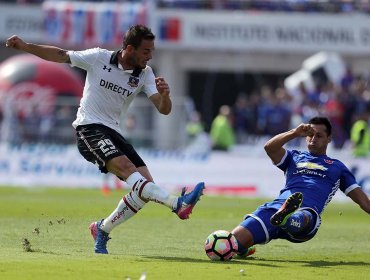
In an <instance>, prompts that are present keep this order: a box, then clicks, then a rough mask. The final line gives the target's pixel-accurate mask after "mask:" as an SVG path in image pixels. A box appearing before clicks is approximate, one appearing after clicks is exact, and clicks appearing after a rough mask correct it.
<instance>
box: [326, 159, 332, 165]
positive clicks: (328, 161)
mask: <svg viewBox="0 0 370 280" xmlns="http://www.w3.org/2000/svg"><path fill="white" fill-rule="evenodd" d="M324 161H325V162H326V163H327V164H333V162H334V161H333V160H330V159H324Z"/></svg>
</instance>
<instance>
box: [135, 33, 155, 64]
mask: <svg viewBox="0 0 370 280" xmlns="http://www.w3.org/2000/svg"><path fill="white" fill-rule="evenodd" d="M153 52H154V40H143V41H142V42H141V44H140V46H139V47H138V48H137V49H133V52H132V56H131V64H132V66H133V67H134V68H145V67H146V64H147V63H148V61H149V60H151V59H152V57H153Z"/></svg>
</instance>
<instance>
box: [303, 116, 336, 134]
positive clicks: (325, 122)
mask: <svg viewBox="0 0 370 280" xmlns="http://www.w3.org/2000/svg"><path fill="white" fill-rule="evenodd" d="M308 123H309V124H323V125H325V128H326V133H327V134H328V136H330V135H331V123H330V121H329V119H328V118H327V117H313V118H312V119H310V120H309V121H308Z"/></svg>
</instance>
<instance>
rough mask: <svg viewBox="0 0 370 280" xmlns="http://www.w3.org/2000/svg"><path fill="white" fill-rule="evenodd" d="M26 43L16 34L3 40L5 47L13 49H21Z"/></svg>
mask: <svg viewBox="0 0 370 280" xmlns="http://www.w3.org/2000/svg"><path fill="white" fill-rule="evenodd" d="M25 44H26V43H25V42H24V41H23V40H22V39H21V38H19V37H18V36H17V35H13V36H11V37H10V38H8V39H7V40H6V42H5V46H6V47H7V48H13V49H18V50H21V49H22V48H23V47H24V45H25Z"/></svg>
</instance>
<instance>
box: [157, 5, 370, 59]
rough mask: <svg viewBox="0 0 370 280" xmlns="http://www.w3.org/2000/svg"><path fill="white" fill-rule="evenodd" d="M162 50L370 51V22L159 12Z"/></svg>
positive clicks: (279, 15)
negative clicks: (168, 48)
mask: <svg viewBox="0 0 370 280" xmlns="http://www.w3.org/2000/svg"><path fill="white" fill-rule="evenodd" d="M153 25H155V26H156V30H157V34H159V44H158V45H159V46H162V47H172V48H180V47H181V48H188V49H189V48H190V49H202V48H203V49H205V48H206V49H219V50H239V51H245V50H253V51H268V52H289V53H292V52H293V53H294V52H295V53H302V52H304V53H307V52H317V51H324V50H327V51H338V52H342V53H369V52H370V48H369V47H370V18H369V17H368V16H367V15H363V14H356V13H354V14H351V15H348V14H309V13H307V14H302V13H255V12H246V11H212V12H210V11H208V12H207V11H186V12H183V11H175V12H174V11H168V10H157V11H156V16H155V20H154V22H153Z"/></svg>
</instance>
